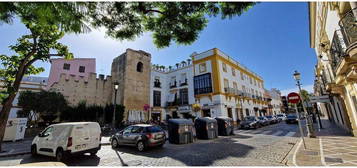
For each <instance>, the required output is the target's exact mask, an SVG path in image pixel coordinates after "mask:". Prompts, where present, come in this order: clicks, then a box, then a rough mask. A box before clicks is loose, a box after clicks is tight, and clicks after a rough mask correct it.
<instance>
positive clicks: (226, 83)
mask: <svg viewBox="0 0 357 168" xmlns="http://www.w3.org/2000/svg"><path fill="white" fill-rule="evenodd" d="M223 84H224V90H225V92H227V90H226V89H227V88H228V87H229V82H228V79H224V82H223Z"/></svg>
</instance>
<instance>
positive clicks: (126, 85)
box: [111, 49, 151, 121]
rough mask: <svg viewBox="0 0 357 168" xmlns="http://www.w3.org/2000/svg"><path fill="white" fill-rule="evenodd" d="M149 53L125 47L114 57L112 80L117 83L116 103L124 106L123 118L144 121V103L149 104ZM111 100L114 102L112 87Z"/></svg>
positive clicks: (146, 113)
mask: <svg viewBox="0 0 357 168" xmlns="http://www.w3.org/2000/svg"><path fill="white" fill-rule="evenodd" d="M150 71H151V55H150V54H149V53H147V52H144V51H142V50H138V51H137V50H133V49H127V50H126V52H125V53H123V54H121V55H120V56H118V57H116V58H114V60H113V63H112V70H111V75H112V81H113V82H115V81H117V82H118V83H119V88H118V92H117V100H116V101H117V102H116V103H117V104H122V105H124V106H125V113H124V120H129V121H140V120H141V121H146V120H147V119H148V117H149V114H148V112H145V111H144V105H145V104H150V95H149V94H150V73H151V72H150ZM112 90H113V96H112V97H113V100H112V102H114V88H112Z"/></svg>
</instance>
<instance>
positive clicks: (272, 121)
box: [265, 115, 278, 124]
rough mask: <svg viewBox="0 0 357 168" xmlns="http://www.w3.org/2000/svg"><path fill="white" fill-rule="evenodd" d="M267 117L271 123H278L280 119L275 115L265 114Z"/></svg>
mask: <svg viewBox="0 0 357 168" xmlns="http://www.w3.org/2000/svg"><path fill="white" fill-rule="evenodd" d="M265 117H266V118H267V119H268V120H269V123H270V124H276V123H278V120H277V119H276V118H275V117H273V116H271V115H269V116H265Z"/></svg>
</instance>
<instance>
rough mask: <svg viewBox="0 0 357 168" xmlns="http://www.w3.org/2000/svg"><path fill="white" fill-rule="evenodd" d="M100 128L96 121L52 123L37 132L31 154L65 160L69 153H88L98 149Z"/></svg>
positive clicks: (94, 153) (94, 152)
mask: <svg viewBox="0 0 357 168" xmlns="http://www.w3.org/2000/svg"><path fill="white" fill-rule="evenodd" d="M100 141H101V130H100V126H99V124H98V123H97V122H69V123H60V124H53V125H50V126H48V127H47V128H46V129H44V130H43V131H42V132H41V133H40V134H38V135H37V136H36V137H35V138H34V140H33V141H32V144H31V154H32V155H34V156H35V155H37V154H41V155H46V156H52V157H56V160H57V161H63V160H65V159H66V158H67V157H68V156H69V155H70V154H83V153H90V154H91V155H96V154H97V152H98V150H100V148H101V146H100Z"/></svg>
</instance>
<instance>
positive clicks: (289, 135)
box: [284, 132, 296, 137]
mask: <svg viewBox="0 0 357 168" xmlns="http://www.w3.org/2000/svg"><path fill="white" fill-rule="evenodd" d="M295 133H296V132H289V133H287V134H286V135H284V136H286V137H291V136H293V135H294V134H295Z"/></svg>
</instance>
